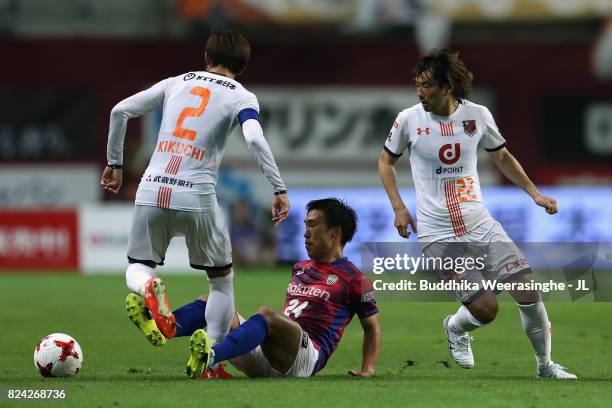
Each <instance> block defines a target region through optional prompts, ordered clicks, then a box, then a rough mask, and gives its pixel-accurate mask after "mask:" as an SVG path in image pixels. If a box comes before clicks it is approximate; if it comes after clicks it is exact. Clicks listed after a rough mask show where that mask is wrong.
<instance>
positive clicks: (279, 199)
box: [272, 193, 291, 228]
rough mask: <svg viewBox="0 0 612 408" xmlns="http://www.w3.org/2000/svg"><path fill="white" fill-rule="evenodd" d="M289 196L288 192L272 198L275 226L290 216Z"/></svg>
mask: <svg viewBox="0 0 612 408" xmlns="http://www.w3.org/2000/svg"><path fill="white" fill-rule="evenodd" d="M289 207H291V204H290V203H289V197H288V196H287V193H285V194H278V195H275V196H274V198H273V199H272V221H274V228H278V226H279V225H280V223H281V222H283V221H285V220H286V219H287V217H288V216H289Z"/></svg>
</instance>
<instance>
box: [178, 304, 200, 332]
mask: <svg viewBox="0 0 612 408" xmlns="http://www.w3.org/2000/svg"><path fill="white" fill-rule="evenodd" d="M205 312H206V302H205V301H203V300H200V299H197V300H195V301H193V302H191V303H187V304H186V305H185V306H182V307H180V308H178V309H176V310H175V311H174V317H175V318H176V337H184V336H191V335H192V334H193V332H194V331H196V330H198V329H203V328H204V327H206V317H205V316H204V314H205Z"/></svg>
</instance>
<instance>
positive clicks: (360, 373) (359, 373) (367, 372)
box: [348, 370, 374, 377]
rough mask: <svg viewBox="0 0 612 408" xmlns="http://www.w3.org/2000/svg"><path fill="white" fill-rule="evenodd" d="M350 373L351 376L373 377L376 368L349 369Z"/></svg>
mask: <svg viewBox="0 0 612 408" xmlns="http://www.w3.org/2000/svg"><path fill="white" fill-rule="evenodd" d="M348 373H349V375H350V376H351V377H372V376H373V375H374V370H362V371H355V370H348Z"/></svg>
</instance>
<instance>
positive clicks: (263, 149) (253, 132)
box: [242, 118, 291, 227]
mask: <svg viewBox="0 0 612 408" xmlns="http://www.w3.org/2000/svg"><path fill="white" fill-rule="evenodd" d="M242 134H243V135H244V139H245V141H246V143H247V147H248V149H249V151H250V152H251V154H252V155H253V158H254V159H255V161H256V162H257V166H258V167H259V169H260V170H261V172H262V173H263V174H264V175H265V176H266V178H267V179H268V181H269V182H270V184H271V185H272V188H273V189H274V199H273V200H272V221H274V226H275V227H278V226H279V225H280V223H281V222H283V221H284V220H285V219H287V217H288V216H289V207H290V206H291V205H290V204H289V198H288V197H287V189H286V187H285V183H283V180H282V178H281V176H280V172H279V171H278V167H277V166H276V161H275V160H274V156H273V155H272V150H271V149H270V146H269V145H268V142H267V141H266V139H265V137H264V135H263V129H262V128H261V125H260V124H259V121H258V120H257V119H256V118H252V119H248V120H246V121H244V122H243V123H242Z"/></svg>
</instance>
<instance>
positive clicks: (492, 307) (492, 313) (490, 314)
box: [478, 302, 499, 324]
mask: <svg viewBox="0 0 612 408" xmlns="http://www.w3.org/2000/svg"><path fill="white" fill-rule="evenodd" d="M498 311H499V305H498V304H497V302H491V303H487V304H485V305H482V308H481V310H480V316H479V317H478V320H479V321H480V322H481V323H483V324H489V323H491V322H492V321H493V320H495V318H496V317H497V312H498Z"/></svg>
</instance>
